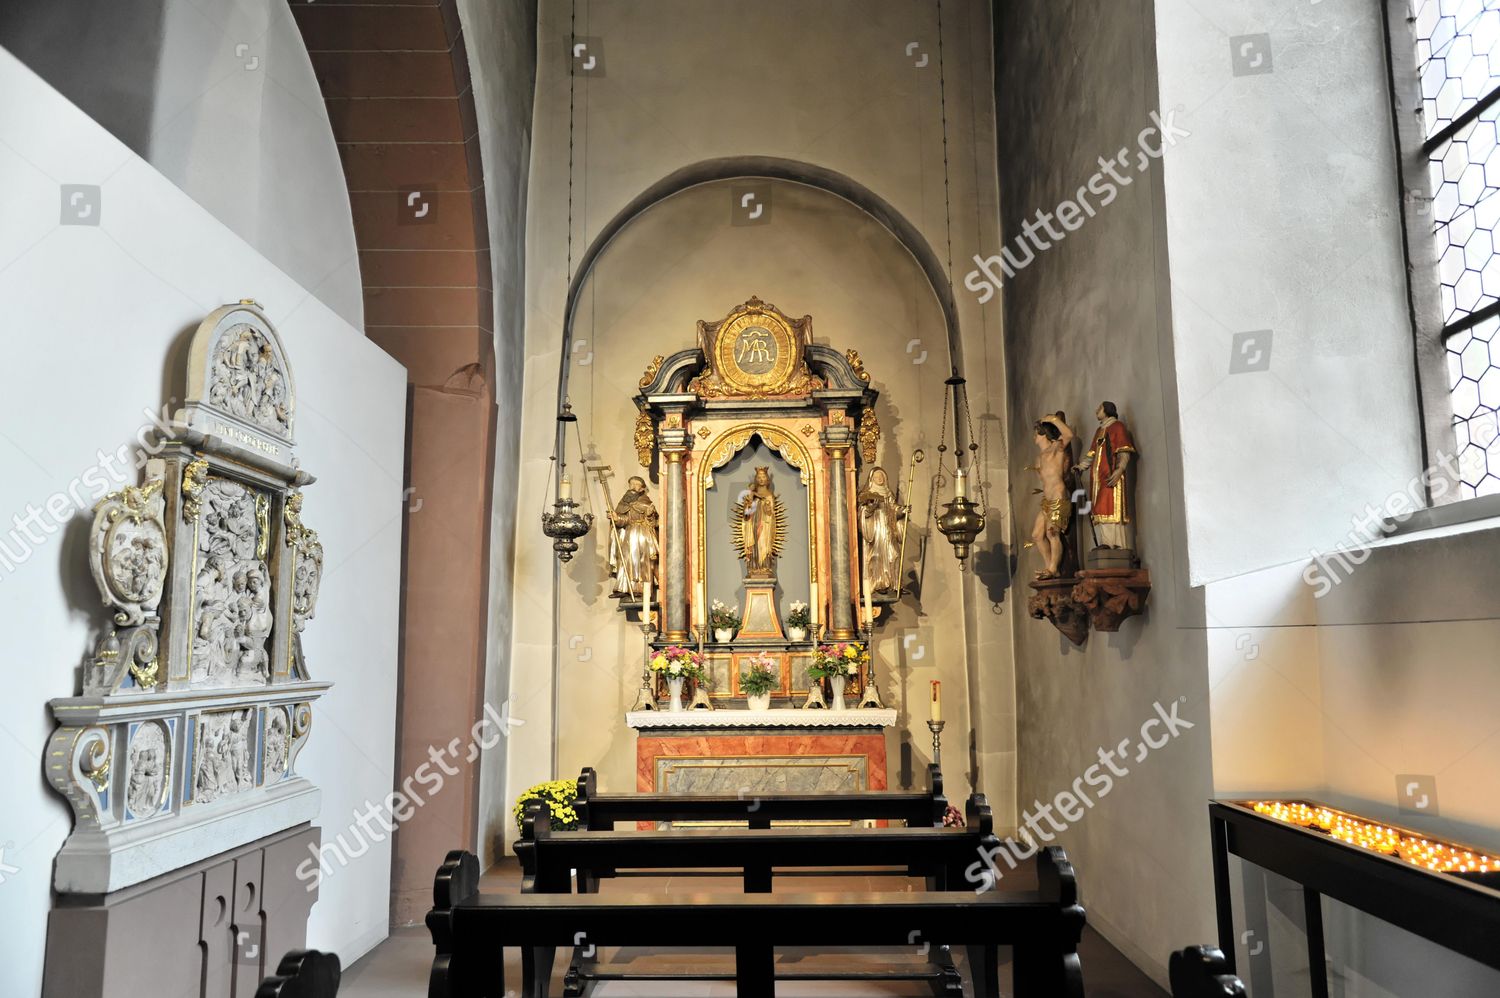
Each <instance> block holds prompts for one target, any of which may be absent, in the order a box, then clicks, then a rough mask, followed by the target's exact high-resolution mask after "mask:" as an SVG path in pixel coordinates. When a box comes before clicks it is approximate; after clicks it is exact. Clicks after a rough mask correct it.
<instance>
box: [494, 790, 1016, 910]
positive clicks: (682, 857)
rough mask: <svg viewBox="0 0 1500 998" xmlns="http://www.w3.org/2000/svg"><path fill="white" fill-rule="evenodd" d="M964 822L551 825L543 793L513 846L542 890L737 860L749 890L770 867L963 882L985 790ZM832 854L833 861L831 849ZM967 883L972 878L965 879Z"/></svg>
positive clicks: (975, 855)
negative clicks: (639, 827) (891, 870)
mask: <svg viewBox="0 0 1500 998" xmlns="http://www.w3.org/2000/svg"><path fill="white" fill-rule="evenodd" d="M965 814H966V817H965V820H966V822H967V825H966V827H963V828H942V827H935V828H934V827H918V828H804V827H795V828H689V829H671V830H668V831H665V832H627V833H624V834H618V833H615V832H608V831H588V832H584V831H569V832H554V831H553V830H552V822H551V816H550V813H549V812H548V811H547V807H546V804H545V803H544V802H542V801H531V802H529V803H528V804H527V806H526V810H525V812H524V813H523V817H522V819H521V838H520V839H519V840H518V841H517V842H516V855H517V856H518V857H519V858H520V860H521V869H522V871H523V872H524V873H525V875H526V880H525V886H524V887H523V890H527V891H535V892H536V893H541V894H559V893H567V892H568V891H570V890H572V885H571V880H572V877H571V874H570V872H569V871H571V870H577V871H578V879H579V883H580V890H579V893H592V892H593V891H594V890H596V889H597V887H596V882H597V880H598V879H599V878H601V877H608V876H613V875H614V874H615V870H616V868H619V867H625V868H631V869H640V870H678V871H683V870H695V869H696V870H705V869H723V868H727V869H731V870H734V869H737V870H740V871H741V872H742V874H743V876H744V879H745V891H746V892H747V893H761V892H765V891H769V890H770V889H771V875H772V870H773V869H774V868H776V867H788V868H804V869H807V868H825V867H829V866H845V867H861V866H863V867H869V866H880V867H900V868H904V869H906V871H907V874H908V875H909V876H913V877H929V878H938V881H937V882H936V883H934V884H932V886H934V887H936V888H937V889H940V890H941V889H946V887H948V886H959V887H962V886H965V885H964V883H963V880H962V873H961V871H962V870H963V869H964V868H965V867H967V866H969V865H970V864H972V863H974V862H975V861H976V860H978V859H979V858H980V856H979V852H978V850H979V848H980V847H981V846H991V847H993V846H997V845H998V841H997V840H996V839H995V835H994V818H993V816H992V814H991V811H990V807H989V804H988V802H987V801H986V800H985V798H984V795H983V794H974V795H973V796H971V797H970V798H969V800H968V803H967V805H966V806H965ZM835 857H836V858H837V862H834V861H833V859H834V858H835ZM967 886H970V887H972V886H976V885H973V884H969V885H967Z"/></svg>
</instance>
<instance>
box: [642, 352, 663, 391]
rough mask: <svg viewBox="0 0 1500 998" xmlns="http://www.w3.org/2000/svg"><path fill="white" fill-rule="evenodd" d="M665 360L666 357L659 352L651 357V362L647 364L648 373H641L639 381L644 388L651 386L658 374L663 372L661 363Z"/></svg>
mask: <svg viewBox="0 0 1500 998" xmlns="http://www.w3.org/2000/svg"><path fill="white" fill-rule="evenodd" d="M664 360H666V358H665V357H663V356H662V355H661V354H657V355H656V356H655V357H652V358H651V363H649V364H647V365H646V373H645V374H642V375H641V380H640V381H639V382H638V383H639V384H640V386H641V387H642V388H649V387H651V382H653V381H655V380H656V376H657V375H658V374H660V373H661V365H662V362H663V361H664Z"/></svg>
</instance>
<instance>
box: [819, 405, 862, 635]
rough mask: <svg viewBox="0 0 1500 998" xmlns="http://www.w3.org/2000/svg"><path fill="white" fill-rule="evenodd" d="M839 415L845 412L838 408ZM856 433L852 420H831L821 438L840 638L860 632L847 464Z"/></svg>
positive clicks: (831, 588) (833, 617) (833, 629)
mask: <svg viewBox="0 0 1500 998" xmlns="http://www.w3.org/2000/svg"><path fill="white" fill-rule="evenodd" d="M838 416H843V412H842V411H837V412H836V414H835V418H836V417H838ZM853 437H854V434H853V433H852V432H851V431H850V429H849V424H848V422H847V421H846V420H841V421H838V422H833V423H830V424H829V425H828V427H827V428H826V429H825V430H824V431H823V434H822V438H821V439H822V443H823V450H824V452H825V453H827V455H828V576H829V578H828V599H829V610H828V632H829V634H828V636H829V637H831V638H834V639H835V640H839V641H847V640H849V639H851V638H854V637H856V636H857V635H856V634H855V632H854V598H853V595H852V594H851V593H850V592H849V490H848V488H847V486H846V484H845V477H846V475H847V469H846V468H845V466H844V460H845V455H846V454H848V453H849V447H850V445H851V444H852V442H853Z"/></svg>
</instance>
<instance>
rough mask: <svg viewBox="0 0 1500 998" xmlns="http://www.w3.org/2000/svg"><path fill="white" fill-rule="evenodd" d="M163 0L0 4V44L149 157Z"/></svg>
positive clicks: (162, 31)
mask: <svg viewBox="0 0 1500 998" xmlns="http://www.w3.org/2000/svg"><path fill="white" fill-rule="evenodd" d="M169 2H170V0H117V2H113V3H107V4H101V3H96V2H93V0H47V2H45V3H24V2H23V3H14V4H0V47H4V48H6V49H8V50H9V51H10V52H11V53H12V54H13V55H15V56H16V58H18V59H20V60H21V61H22V62H24V63H25V64H26V65H27V66H28V67H30V69H31V70H32V72H34V73H36V74H37V75H38V76H40V77H41V78H42V79H44V80H46V81H47V82H48V83H50V84H51V85H52V86H53V87H54V88H56V89H57V90H58V91H59V92H60V93H61V94H62V95H63V96H64V97H67V98H68V100H70V101H72V102H73V103H74V104H77V105H78V106H79V107H80V108H81V109H82V110H83V111H84V112H85V113H87V114H88V116H89V117H91V118H93V119H94V120H95V121H97V122H99V124H101V125H103V126H104V127H105V128H107V129H108V130H109V131H110V132H112V133H113V134H114V136H115V138H117V139H119V140H120V141H121V142H123V143H125V145H127V146H129V147H130V148H131V150H132V151H134V152H135V153H136V155H138V156H140V157H141V158H142V159H146V160H149V159H150V151H151V150H150V146H151V123H152V120H153V118H154V116H155V111H156V100H157V90H158V82H159V79H158V78H159V76H160V69H161V60H162V46H163V43H164V41H165V34H166V32H165V24H166V8H167V4H168V3H169Z"/></svg>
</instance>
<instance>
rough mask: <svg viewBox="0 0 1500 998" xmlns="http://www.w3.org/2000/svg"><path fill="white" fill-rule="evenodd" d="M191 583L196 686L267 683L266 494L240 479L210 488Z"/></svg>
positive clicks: (269, 620) (217, 481) (206, 490)
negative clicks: (263, 513) (263, 516)
mask: <svg viewBox="0 0 1500 998" xmlns="http://www.w3.org/2000/svg"><path fill="white" fill-rule="evenodd" d="M201 502H202V512H201V513H200V514H199V521H198V544H197V556H198V566H199V567H198V574H197V576H196V577H195V578H194V580H193V604H194V606H193V653H192V654H193V669H192V677H193V681H194V682H195V683H203V684H205V685H212V686H221V685H228V684H233V683H250V682H264V681H265V680H266V679H267V678H269V675H270V671H269V662H270V657H269V655H268V653H267V644H268V640H269V638H270V635H271V628H272V625H273V623H274V617H273V615H272V612H271V605H272V601H271V572H270V568H269V567H268V566H267V564H266V562H265V559H264V557H263V553H264V546H263V542H262V532H263V529H264V528H263V527H262V525H261V522H260V517H258V516H257V507H258V506H259V505H261V504H263V503H264V502H266V497H265V496H264V495H262V494H261V493H258V492H256V491H255V490H253V489H250V488H248V487H246V486H244V485H241V484H239V483H238V482H232V481H228V480H224V479H214V480H212V481H210V482H209V483H208V485H207V486H206V487H205V488H204V490H203V494H202V498H201Z"/></svg>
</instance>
